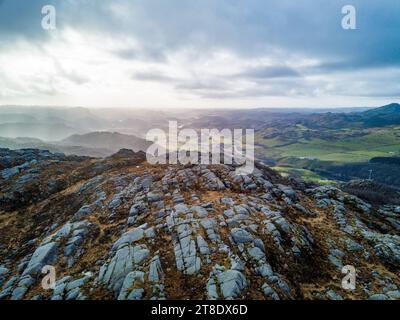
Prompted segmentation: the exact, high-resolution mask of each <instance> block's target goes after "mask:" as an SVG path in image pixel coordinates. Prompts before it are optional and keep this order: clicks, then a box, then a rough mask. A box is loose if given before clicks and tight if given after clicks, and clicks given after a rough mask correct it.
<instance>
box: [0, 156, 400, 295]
mask: <svg viewBox="0 0 400 320" xmlns="http://www.w3.org/2000/svg"><path fill="white" fill-rule="evenodd" d="M0 151H1V152H0V154H1V155H2V157H4V158H5V159H2V160H1V161H0V163H1V166H2V167H1V169H2V178H1V179H0V187H1V188H0V217H1V219H0V234H2V237H1V239H0V299H15V300H18V299H35V300H38V299H49V300H64V299H65V300H78V299H120V300H139V299H271V300H280V299H330V300H341V299H351V298H357V299H379V300H383V299H400V294H399V288H400V279H399V278H398V272H399V270H400V237H399V215H400V210H399V208H398V207H397V206H380V207H376V206H371V205H370V204H368V203H367V202H365V201H363V200H361V199H359V198H357V197H355V196H353V195H350V194H348V193H345V192H343V191H341V190H340V189H338V188H335V187H331V186H323V187H316V186H314V187H310V188H306V187H305V184H303V183H296V182H293V181H291V180H287V179H284V178H281V177H279V176H278V175H277V174H275V173H274V172H273V171H271V170H270V169H269V168H268V167H266V166H264V165H261V164H258V163H257V165H256V167H257V168H256V169H255V171H254V172H253V174H251V175H248V176H236V175H235V167H233V166H227V165H210V166H204V165H196V166H190V165H188V166H184V167H183V166H167V165H165V166H151V165H149V164H147V163H146V162H144V159H143V154H142V153H133V152H128V151H127V150H123V151H121V152H119V153H118V154H116V155H114V156H112V157H109V158H106V159H88V158H78V157H70V158H69V157H65V156H63V155H52V154H51V153H42V154H41V153H40V152H36V151H31V150H28V151H26V154H25V152H24V151H18V152H16V153H14V152H11V151H7V150H4V149H2V150H0ZM32 155H34V156H32ZM4 170H6V171H4ZM57 181H59V182H57ZM46 266H47V267H49V266H51V267H54V270H55V273H56V274H55V283H54V284H53V286H52V287H51V288H50V289H46V288H43V286H42V280H43V277H44V276H45V275H46V274H43V273H42V271H43V270H44V269H43V268H44V267H46ZM344 266H353V267H354V268H355V269H356V272H357V283H356V288H355V290H351V291H349V290H346V289H345V288H344V287H343V286H342V279H343V277H344V274H342V268H343V267H344ZM45 269H46V268H45Z"/></svg>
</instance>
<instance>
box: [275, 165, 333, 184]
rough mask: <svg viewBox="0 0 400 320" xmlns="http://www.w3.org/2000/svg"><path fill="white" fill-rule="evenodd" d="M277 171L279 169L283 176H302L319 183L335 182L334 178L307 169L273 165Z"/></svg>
mask: <svg viewBox="0 0 400 320" xmlns="http://www.w3.org/2000/svg"><path fill="white" fill-rule="evenodd" d="M272 169H274V170H275V171H278V172H279V173H280V174H281V175H282V176H283V177H286V176H288V175H289V174H290V175H294V176H297V177H300V178H302V179H303V180H305V181H310V182H314V183H317V184H322V185H324V184H335V183H336V182H335V181H333V180H328V179H323V178H321V177H320V176H319V175H318V174H316V173H315V172H312V171H310V170H306V169H299V168H291V167H272Z"/></svg>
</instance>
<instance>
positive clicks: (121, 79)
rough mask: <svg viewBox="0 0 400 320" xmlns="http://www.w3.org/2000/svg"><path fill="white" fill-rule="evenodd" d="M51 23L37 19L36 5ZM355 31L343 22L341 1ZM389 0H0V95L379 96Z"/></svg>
mask: <svg viewBox="0 0 400 320" xmlns="http://www.w3.org/2000/svg"><path fill="white" fill-rule="evenodd" d="M45 5H53V6H54V7H55V9H56V29H55V30H46V29H43V28H42V25H41V24H42V19H43V17H44V16H45V15H43V14H42V12H41V11H42V7H43V6H45ZM345 5H352V6H354V8H355V9H356V29H355V30H345V29H343V28H342V19H343V17H344V15H343V13H342V7H343V6H345ZM399 100H400V1H398V0H379V1H378V0H369V1H366V0H345V1H342V0H296V1H293V0H168V1H165V0H115V1H99V0H58V1H57V0H29V1H26V0H0V105H51V106H84V107H127V108H135V107H136V108H222V107H225V108H227V107H229V108H230V107H232V108H250V107H355V106H380V105H384V104H386V103H390V102H399Z"/></svg>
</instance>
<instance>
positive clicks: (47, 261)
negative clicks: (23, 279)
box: [22, 242, 58, 276]
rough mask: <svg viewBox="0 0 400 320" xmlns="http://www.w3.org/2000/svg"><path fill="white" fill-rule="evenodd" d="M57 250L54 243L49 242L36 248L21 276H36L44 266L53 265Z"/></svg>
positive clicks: (56, 245)
mask: <svg viewBox="0 0 400 320" xmlns="http://www.w3.org/2000/svg"><path fill="white" fill-rule="evenodd" d="M57 250H58V244H57V243H56V242H50V243H48V244H45V245H43V246H41V247H39V248H37V249H36V251H35V252H34V253H33V255H32V257H31V260H30V261H29V263H28V265H27V267H26V269H25V270H24V272H23V274H22V275H23V276H24V275H28V274H36V273H38V272H41V269H42V268H43V267H44V266H45V265H51V264H53V263H54V262H55V261H56V259H57Z"/></svg>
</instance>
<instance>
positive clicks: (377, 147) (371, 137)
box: [256, 128, 400, 164]
mask: <svg viewBox="0 0 400 320" xmlns="http://www.w3.org/2000/svg"><path fill="white" fill-rule="evenodd" d="M256 141H257V143H259V144H260V145H262V146H264V150H263V154H264V155H265V156H267V157H270V158H272V159H275V160H280V159H283V158H288V157H297V158H302V157H305V158H313V159H316V160H320V161H329V162H333V163H335V164H343V163H355V162H366V161H369V160H370V159H371V158H373V157H385V156H386V157H388V156H396V155H399V154H400V128H385V129H376V130H371V132H369V133H368V134H366V135H364V136H361V137H350V138H344V139H340V140H334V141H328V140H322V139H311V140H305V139H300V140H297V141H279V140H277V139H273V140H272V141H271V140H267V139H262V138H260V137H259V138H258V139H257V140H256Z"/></svg>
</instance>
